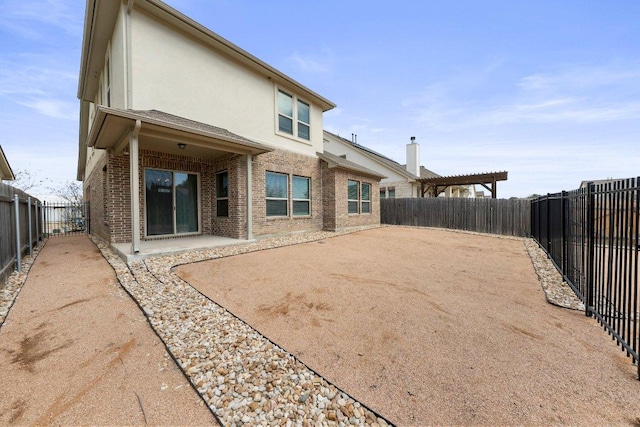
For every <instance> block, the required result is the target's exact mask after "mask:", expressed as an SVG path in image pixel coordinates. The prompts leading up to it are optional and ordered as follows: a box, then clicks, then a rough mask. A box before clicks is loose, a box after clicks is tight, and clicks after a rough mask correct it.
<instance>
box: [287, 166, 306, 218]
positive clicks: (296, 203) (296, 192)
mask: <svg viewBox="0 0 640 427" xmlns="http://www.w3.org/2000/svg"><path fill="white" fill-rule="evenodd" d="M292 188H293V197H292V205H293V206H292V208H291V211H292V212H293V216H300V215H311V191H310V190H311V179H310V178H307V177H304V176H294V177H293V179H292Z"/></svg>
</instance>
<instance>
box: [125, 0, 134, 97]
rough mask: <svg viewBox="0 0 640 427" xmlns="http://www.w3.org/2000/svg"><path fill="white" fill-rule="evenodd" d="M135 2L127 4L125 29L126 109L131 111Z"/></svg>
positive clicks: (130, 0)
mask: <svg viewBox="0 0 640 427" xmlns="http://www.w3.org/2000/svg"><path fill="white" fill-rule="evenodd" d="M133 3H134V0H129V1H128V2H127V13H126V16H125V21H126V28H125V33H126V36H125V43H126V46H125V52H126V68H127V73H126V88H127V96H126V98H125V103H126V104H125V106H124V108H125V109H130V108H132V106H133V92H132V90H131V81H132V80H133V71H132V69H131V56H132V53H131V11H132V10H133Z"/></svg>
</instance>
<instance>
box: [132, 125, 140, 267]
mask: <svg viewBox="0 0 640 427" xmlns="http://www.w3.org/2000/svg"><path fill="white" fill-rule="evenodd" d="M141 127H142V122H141V121H140V120H136V125H135V126H134V128H133V130H132V131H131V134H130V136H129V175H130V176H129V179H130V185H131V253H132V254H133V255H135V254H137V253H139V252H140V176H139V173H140V172H139V167H138V135H139V134H140V128H141Z"/></svg>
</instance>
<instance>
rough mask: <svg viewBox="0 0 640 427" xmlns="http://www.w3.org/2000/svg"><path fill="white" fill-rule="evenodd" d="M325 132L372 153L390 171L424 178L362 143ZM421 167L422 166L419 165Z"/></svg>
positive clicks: (413, 177) (358, 148) (414, 177)
mask: <svg viewBox="0 0 640 427" xmlns="http://www.w3.org/2000/svg"><path fill="white" fill-rule="evenodd" d="M324 132H325V133H328V134H329V135H331V136H332V137H334V138H336V139H338V140H340V141H341V142H343V143H345V144H348V145H350V146H352V147H353V148H355V149H357V150H360V151H364V152H366V153H368V154H369V155H372V156H374V157H375V158H376V160H377V161H378V162H380V163H382V164H383V165H384V166H386V167H388V168H389V169H391V170H392V171H394V172H396V173H397V174H400V175H402V176H406V177H407V178H411V179H416V178H425V177H424V176H423V177H418V176H416V175H414V174H412V173H411V172H409V171H407V168H406V165H401V164H400V163H398V162H396V161H394V160H391V159H390V158H388V157H386V156H384V155H382V154H380V153H378V152H376V151H374V150H372V149H370V148H367V147H365V146H364V145H360V144H358V143H356V142H352V141H349V140H348V139H346V138H343V137H341V136H340V135H336V134H335V133H331V132H329V131H326V130H325V131H324ZM421 168H422V167H421ZM425 170H426V171H428V172H430V173H432V174H434V175H435V176H439V175H437V174H435V173H434V172H431V171H429V170H428V169H425Z"/></svg>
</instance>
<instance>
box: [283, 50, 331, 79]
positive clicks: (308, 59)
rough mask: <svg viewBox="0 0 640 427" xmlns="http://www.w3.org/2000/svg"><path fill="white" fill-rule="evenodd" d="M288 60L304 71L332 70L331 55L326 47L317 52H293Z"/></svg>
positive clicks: (317, 72) (322, 72) (319, 72)
mask: <svg viewBox="0 0 640 427" xmlns="http://www.w3.org/2000/svg"><path fill="white" fill-rule="evenodd" d="M288 60H289V61H290V62H292V63H293V64H294V65H295V66H296V67H297V68H298V69H300V70H302V71H304V72H306V73H313V74H327V73H330V72H331V71H332V70H333V63H334V61H333V55H332V54H331V52H330V51H329V50H326V49H325V50H323V51H321V52H319V53H310V52H305V53H304V54H301V53H299V52H295V53H293V55H291V56H289V58H288Z"/></svg>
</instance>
